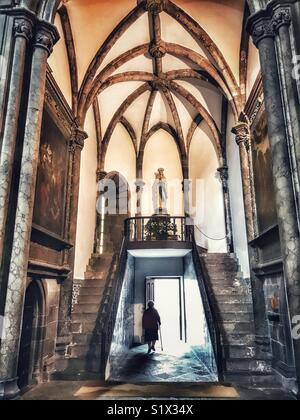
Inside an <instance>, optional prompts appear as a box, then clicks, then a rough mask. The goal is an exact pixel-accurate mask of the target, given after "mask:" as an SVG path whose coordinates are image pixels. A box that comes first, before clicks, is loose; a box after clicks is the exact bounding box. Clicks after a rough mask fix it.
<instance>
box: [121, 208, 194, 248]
mask: <svg viewBox="0 0 300 420" xmlns="http://www.w3.org/2000/svg"><path fill="white" fill-rule="evenodd" d="M125 236H126V239H127V241H128V242H148V241H177V242H190V241H191V237H190V229H189V226H187V224H186V217H184V216H169V215H159V216H149V217H143V216H138V217H130V218H128V219H126V220H125Z"/></svg>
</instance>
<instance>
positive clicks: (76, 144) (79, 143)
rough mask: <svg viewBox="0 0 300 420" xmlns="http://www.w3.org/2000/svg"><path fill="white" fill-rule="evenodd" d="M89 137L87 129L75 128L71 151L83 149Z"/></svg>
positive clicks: (71, 140) (70, 143) (70, 142)
mask: <svg viewBox="0 0 300 420" xmlns="http://www.w3.org/2000/svg"><path fill="white" fill-rule="evenodd" d="M87 138H88V135H87V133H86V132H85V131H83V130H80V129H79V128H74V129H73V131H72V134H71V138H70V141H69V147H70V151H71V152H72V153H75V151H76V149H79V150H80V151H81V150H83V148H84V142H85V140H86V139H87Z"/></svg>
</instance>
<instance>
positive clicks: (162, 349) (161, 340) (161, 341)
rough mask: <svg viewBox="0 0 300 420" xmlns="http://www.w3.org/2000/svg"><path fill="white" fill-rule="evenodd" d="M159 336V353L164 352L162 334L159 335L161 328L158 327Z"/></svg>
mask: <svg viewBox="0 0 300 420" xmlns="http://www.w3.org/2000/svg"><path fill="white" fill-rule="evenodd" d="M159 335H160V344H161V346H160V347H161V351H164V345H163V339H162V333H161V327H159Z"/></svg>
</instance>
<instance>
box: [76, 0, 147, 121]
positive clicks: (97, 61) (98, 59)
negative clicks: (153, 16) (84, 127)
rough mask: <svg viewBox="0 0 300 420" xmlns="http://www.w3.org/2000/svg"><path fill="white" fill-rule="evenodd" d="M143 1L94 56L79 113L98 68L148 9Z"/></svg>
mask: <svg viewBox="0 0 300 420" xmlns="http://www.w3.org/2000/svg"><path fill="white" fill-rule="evenodd" d="M143 6H144V5H143V2H142V3H139V4H138V5H137V6H136V7H135V8H134V9H133V10H132V11H131V12H130V13H129V14H128V15H127V16H126V17H125V18H124V19H123V20H122V21H121V22H120V23H119V24H118V25H117V26H116V28H115V29H114V30H113V31H112V32H111V34H110V35H109V36H108V38H107V39H106V40H105V41H104V43H103V44H102V46H101V47H100V48H99V50H98V51H97V53H96V55H95V57H94V58H93V60H92V62H91V64H90V65H89V67H88V69H87V71H86V74H85V77H84V79H83V82H82V85H81V88H80V92H79V97H80V101H79V102H80V106H79V113H80V112H81V107H82V105H83V102H84V99H85V98H86V96H87V95H88V92H89V90H90V88H91V85H92V83H93V80H94V77H95V75H96V73H97V70H98V68H99V67H100V65H101V64H102V63H103V61H104V59H105V57H106V56H107V55H108V53H109V52H110V50H111V49H112V48H113V46H114V45H115V44H116V42H117V41H118V40H119V39H120V37H121V36H122V35H123V34H124V33H125V32H126V31H127V29H128V28H130V26H131V25H132V24H133V23H135V22H136V21H137V20H138V19H139V17H140V16H142V15H143V14H144V13H145V12H146V10H145V9H144V7H143Z"/></svg>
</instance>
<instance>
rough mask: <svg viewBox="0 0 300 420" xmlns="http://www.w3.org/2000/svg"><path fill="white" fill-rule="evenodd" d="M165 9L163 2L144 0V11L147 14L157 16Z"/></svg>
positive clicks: (159, 0) (162, 0)
mask: <svg viewBox="0 0 300 420" xmlns="http://www.w3.org/2000/svg"><path fill="white" fill-rule="evenodd" d="M164 8H165V0H145V10H147V12H150V13H153V14H155V15H158V14H159V13H162V12H163V11H164Z"/></svg>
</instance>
